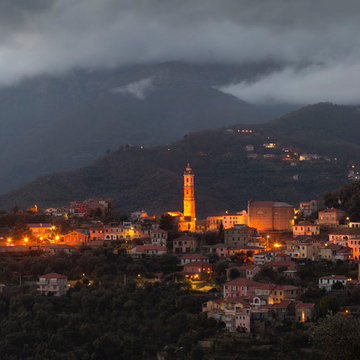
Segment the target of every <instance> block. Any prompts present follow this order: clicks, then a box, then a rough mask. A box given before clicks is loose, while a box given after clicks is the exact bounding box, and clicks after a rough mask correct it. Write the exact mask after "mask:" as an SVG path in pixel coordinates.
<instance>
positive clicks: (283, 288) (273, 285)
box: [256, 284, 299, 291]
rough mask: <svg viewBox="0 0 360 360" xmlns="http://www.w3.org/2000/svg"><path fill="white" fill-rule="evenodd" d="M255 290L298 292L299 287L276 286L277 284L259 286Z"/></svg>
mask: <svg viewBox="0 0 360 360" xmlns="http://www.w3.org/2000/svg"><path fill="white" fill-rule="evenodd" d="M256 289H262V290H283V291H284V290H298V289H299V287H297V286H293V285H277V284H259V285H258V286H256Z"/></svg>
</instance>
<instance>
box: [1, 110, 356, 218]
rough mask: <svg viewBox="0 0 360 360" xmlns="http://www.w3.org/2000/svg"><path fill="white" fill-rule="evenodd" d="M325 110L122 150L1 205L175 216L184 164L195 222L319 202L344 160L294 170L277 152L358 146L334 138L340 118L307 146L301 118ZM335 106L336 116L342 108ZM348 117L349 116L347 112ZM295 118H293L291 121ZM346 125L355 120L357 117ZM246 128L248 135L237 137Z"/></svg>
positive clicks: (343, 171)
mask: <svg viewBox="0 0 360 360" xmlns="http://www.w3.org/2000/svg"><path fill="white" fill-rule="evenodd" d="M329 108H330V109H332V108H334V109H337V108H338V107H337V106H335V105H331V104H319V105H315V106H314V107H313V108H311V107H310V108H305V109H303V110H300V112H295V113H292V114H289V115H288V116H287V117H284V118H281V119H280V120H278V121H276V122H272V123H268V124H264V125H262V124H259V125H253V126H249V125H236V126H231V127H230V128H223V129H219V130H207V131H202V132H196V133H190V134H189V135H187V136H185V137H184V138H183V139H182V140H179V141H176V142H174V143H171V144H170V145H168V146H156V147H146V146H145V147H144V148H141V147H137V146H123V147H121V148H120V149H119V150H116V151H111V152H109V153H108V154H106V155H105V156H103V157H102V158H101V159H99V160H97V161H96V162H95V163H94V164H93V165H91V166H88V167H85V168H80V169H77V170H74V171H69V172H62V173H57V174H52V175H48V176H44V177H39V178H37V179H36V180H35V181H33V182H30V183H29V184H27V185H25V186H22V187H21V188H19V189H17V190H13V191H11V192H9V193H7V194H6V195H3V196H0V207H1V208H11V207H13V206H15V205H18V206H19V207H26V206H28V205H33V204H37V205H38V206H39V207H42V208H44V207H48V206H51V205H53V206H57V205H66V204H68V202H69V201H70V200H82V199H85V198H89V197H95V196H98V197H104V198H109V197H111V198H113V199H114V200H115V203H116V207H117V209H118V210H120V211H125V212H130V211H136V210H141V209H144V210H146V211H148V212H149V213H152V214H153V213H158V212H161V211H166V210H169V211H171V210H173V211H176V210H181V209H182V191H183V190H182V173H183V171H184V169H185V167H186V164H187V163H188V162H190V164H191V166H192V168H193V171H194V173H195V183H196V194H195V196H196V210H197V216H198V217H199V218H202V217H205V216H207V215H209V214H216V213H218V212H220V211H224V210H230V211H239V210H242V209H244V208H246V204H247V201H248V200H249V199H250V198H255V199H266V200H278V201H285V202H289V203H292V204H296V203H299V202H300V201H307V200H310V199H314V198H322V197H323V195H324V193H325V192H326V191H332V190H334V189H336V188H338V187H339V186H341V185H342V184H344V183H345V182H346V181H347V163H346V161H345V160H338V161H333V160H332V161H326V160H324V159H320V160H317V161H303V162H297V163H296V166H293V165H291V162H289V161H284V160H281V158H282V157H283V156H285V154H284V153H283V152H282V147H283V146H292V145H294V146H296V147H297V148H298V149H300V150H301V152H317V153H319V154H320V155H323V156H325V155H327V153H326V152H325V151H324V147H323V146H324V144H327V143H330V144H333V143H338V144H340V143H341V142H342V143H343V147H338V148H337V151H338V152H340V151H342V149H346V148H347V147H349V146H350V147H354V148H356V147H358V146H359V142H358V140H357V139H356V137H355V138H351V139H350V140H349V141H348V142H345V138H341V139H340V138H339V136H338V134H339V133H340V131H341V127H343V126H346V125H344V124H346V121H347V120H346V118H344V117H342V118H341V119H342V122H341V123H339V122H337V123H336V122H334V123H329V127H328V128H326V129H327V130H326V131H325V129H324V130H323V131H320V130H318V131H316V139H317V140H316V142H314V143H313V142H312V140H311V139H313V138H310V141H309V137H310V136H311V134H312V133H313V131H312V129H320V128H321V127H320V126H319V125H318V124H317V123H316V121H317V119H316V117H314V118H313V119H312V125H311V126H310V124H309V123H307V122H306V121H305V120H304V121H303V120H302V119H301V116H300V115H299V114H303V116H305V118H306V116H307V115H306V114H307V112H308V110H309V109H312V111H315V110H316V109H317V110H316V111H319V114H322V113H324V112H325V113H326V111H325V110H327V109H329ZM340 108H341V109H340V110H341V112H340V115H341V116H342V114H343V110H345V111H347V107H344V108H342V107H340ZM321 109H323V110H321ZM353 111H354V109H352V110H350V114H353ZM330 113H332V111H330ZM340 115H339V116H340ZM293 117H295V119H296V120H294V121H293ZM349 121H356V117H354V118H352V117H351V118H350V120H349ZM250 128H251V129H252V132H251V133H249V132H248V133H246V132H242V130H244V129H250ZM336 128H338V130H336ZM301 131H302V133H301ZM277 132H278V135H277ZM332 134H333V135H332ZM301 136H303V143H302V142H301ZM269 139H270V140H271V141H277V142H278V146H277V148H276V149H266V148H265V147H264V146H263V144H264V143H265V142H268V141H269ZM279 142H280V143H279ZM248 144H253V145H254V147H255V153H258V154H259V155H264V154H272V155H274V156H275V157H274V158H263V157H261V156H259V157H258V158H257V159H248V158H247V154H246V151H245V146H246V145H248ZM345 155H346V154H345ZM354 156H357V154H356V155H354ZM344 159H345V156H344ZM296 175H297V176H296ZM294 176H295V178H298V180H296V179H294Z"/></svg>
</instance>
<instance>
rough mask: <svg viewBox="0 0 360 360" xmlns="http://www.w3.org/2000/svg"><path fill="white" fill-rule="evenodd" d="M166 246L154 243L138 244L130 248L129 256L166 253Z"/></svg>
mask: <svg viewBox="0 0 360 360" xmlns="http://www.w3.org/2000/svg"><path fill="white" fill-rule="evenodd" d="M167 251H168V248H167V247H165V246H154V245H138V246H135V247H134V248H132V249H131V252H130V253H131V256H133V257H141V256H142V255H144V256H161V255H163V254H166V253H167Z"/></svg>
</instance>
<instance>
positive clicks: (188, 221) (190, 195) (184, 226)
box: [179, 164, 196, 231]
mask: <svg viewBox="0 0 360 360" xmlns="http://www.w3.org/2000/svg"><path fill="white" fill-rule="evenodd" d="M194 190H195V184H194V174H193V172H192V169H191V167H190V164H188V165H187V167H186V170H185V171H184V216H183V218H182V219H181V221H180V222H179V230H180V231H195V221H196V218H195V195H194Z"/></svg>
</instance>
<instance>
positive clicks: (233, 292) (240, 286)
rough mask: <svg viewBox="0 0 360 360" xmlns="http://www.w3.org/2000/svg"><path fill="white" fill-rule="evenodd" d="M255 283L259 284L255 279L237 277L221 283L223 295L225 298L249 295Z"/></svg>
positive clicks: (252, 291) (252, 292)
mask: <svg viewBox="0 0 360 360" xmlns="http://www.w3.org/2000/svg"><path fill="white" fill-rule="evenodd" d="M256 285H259V283H257V282H256V281H253V280H248V279H244V278H237V279H235V280H232V281H229V282H226V283H225V284H223V296H224V298H225V299H226V298H237V297H239V296H251V295H252V294H254V289H255V286H256Z"/></svg>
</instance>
